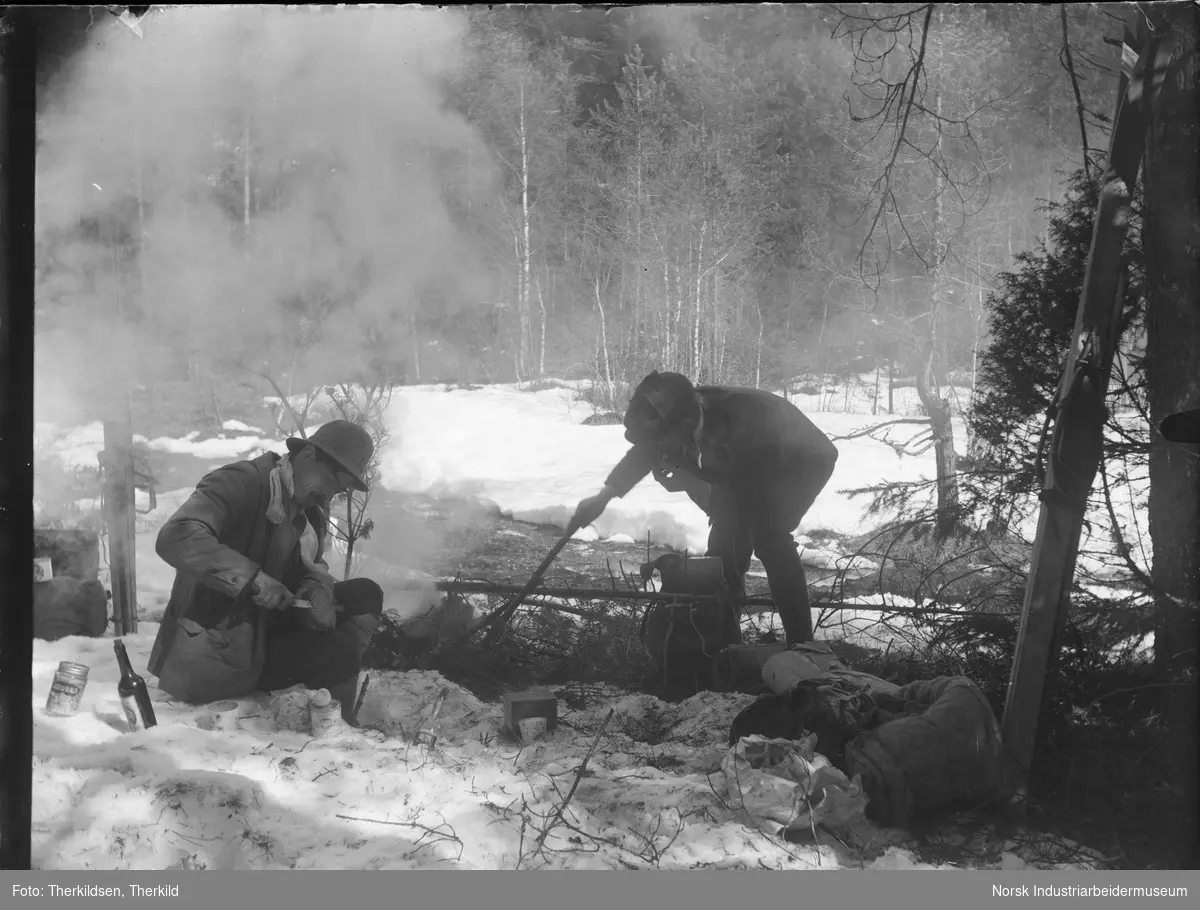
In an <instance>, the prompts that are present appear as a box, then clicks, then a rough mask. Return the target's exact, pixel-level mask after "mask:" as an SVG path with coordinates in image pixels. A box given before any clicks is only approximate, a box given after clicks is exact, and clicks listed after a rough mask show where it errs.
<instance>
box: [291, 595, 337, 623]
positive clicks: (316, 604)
mask: <svg viewBox="0 0 1200 910" xmlns="http://www.w3.org/2000/svg"><path fill="white" fill-rule="evenodd" d="M297 600H305V601H307V602H308V603H309V604H310V605H311V606H310V608H309V609H306V610H304V616H303V617H302V620H303V622H304V623H305V624H306V625H307V626H309V627H310V628H313V629H317V630H319V631H322V632H325V631H328V630H329V629H332V628H334V627H335V626H336V625H337V610H335V609H334V606H333V593H332V592H331V591H330V590H329V589H328V588H327V587H325V586H324V585H319V584H316V585H309V586H308V587H307V588H302V589H301V591H300V592H299V593H297Z"/></svg>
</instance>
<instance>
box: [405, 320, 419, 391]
mask: <svg viewBox="0 0 1200 910" xmlns="http://www.w3.org/2000/svg"><path fill="white" fill-rule="evenodd" d="M408 327H409V330H410V331H411V332H412V347H413V376H414V378H415V379H416V381H417V385H420V384H421V342H420V339H419V338H417V317H416V315H415V314H412V313H410V314H409V316H408Z"/></svg>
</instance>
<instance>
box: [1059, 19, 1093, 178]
mask: <svg viewBox="0 0 1200 910" xmlns="http://www.w3.org/2000/svg"><path fill="white" fill-rule="evenodd" d="M1058 11H1059V14H1060V16H1061V19H1062V37H1063V43H1062V54H1061V56H1060V59H1061V60H1062V62H1063V65H1064V66H1065V67H1066V69H1067V73H1068V75H1070V77H1071V88H1072V89H1073V90H1074V92H1075V113H1076V114H1078V115H1079V134H1080V138H1081V140H1082V141H1083V172H1084V174H1085V175H1086V176H1087V178H1088V179H1089V180H1091V179H1092V170H1091V162H1090V160H1089V159H1090V158H1091V152H1090V151H1089V150H1088V139H1087V123H1086V122H1085V121H1084V119H1083V95H1082V94H1081V93H1080V91H1079V79H1078V77H1077V76H1076V75H1075V60H1074V58H1073V57H1072V56H1071V36H1070V32H1069V31H1068V29H1067V5H1066V4H1065V3H1060V4H1059V5H1058Z"/></svg>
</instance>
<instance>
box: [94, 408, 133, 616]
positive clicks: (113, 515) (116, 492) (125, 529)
mask: <svg viewBox="0 0 1200 910" xmlns="http://www.w3.org/2000/svg"><path fill="white" fill-rule="evenodd" d="M122 398H123V399H125V400H124V401H123V402H122V406H121V407H120V408H119V413H118V415H117V417H116V418H115V419H113V420H106V421H105V422H104V451H103V452H102V453H101V457H102V459H103V460H102V462H101V464H102V465H103V467H104V524H105V527H106V528H107V529H108V565H109V569H110V579H111V581H110V583H111V585H112V595H113V634H115V635H117V636H121V635H131V634H133V633H134V632H137V584H136V571H135V570H136V555H135V549H134V533H135V531H136V528H135V524H134V522H135V515H136V508H135V506H136V503H135V500H134V496H135V495H136V494H135V489H134V481H133V427H132V425H131V421H130V415H129V406H128V403H127V402H128V398H127V396H124V395H122Z"/></svg>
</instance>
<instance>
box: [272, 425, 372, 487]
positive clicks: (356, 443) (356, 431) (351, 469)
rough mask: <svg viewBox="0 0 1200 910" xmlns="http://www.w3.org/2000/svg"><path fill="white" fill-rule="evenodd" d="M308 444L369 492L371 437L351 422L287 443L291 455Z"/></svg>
mask: <svg viewBox="0 0 1200 910" xmlns="http://www.w3.org/2000/svg"><path fill="white" fill-rule="evenodd" d="M306 444H311V445H312V447H313V448H315V449H317V450H318V451H320V452H321V453H323V454H324V455H325V456H326V457H328V458H331V459H333V461H335V462H336V463H337V464H339V465H341V467H342V468H343V469H345V471H346V472H347V473H348V474H350V476H351V477H353V478H354V486H355V488H356V489H357V490H359V491H360V492H363V493H365V492H366V491H367V481H366V480H365V479H364V478H365V477H366V474H367V468H368V467H369V466H370V464H371V457H372V456H373V455H374V454H375V443H374V442H373V441H372V439H371V434H370V433H368V432H367V431H366V430H364V429H363V428H362V427H360V426H359V425H358V424H356V423H351V422H350V421H349V420H331V421H330V422H329V423H327V424H325V425H324V426H322V427H321V428H320V429H318V430H317V432H315V433H313V434H312V435H311V436H310V437H308V439H299V438H297V437H295V436H293V437H291V438H290V439H288V441H287V447H288V451H289V452H293V453H295V452H299V451H300V450H301V449H302V448H304V446H305V445H306Z"/></svg>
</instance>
